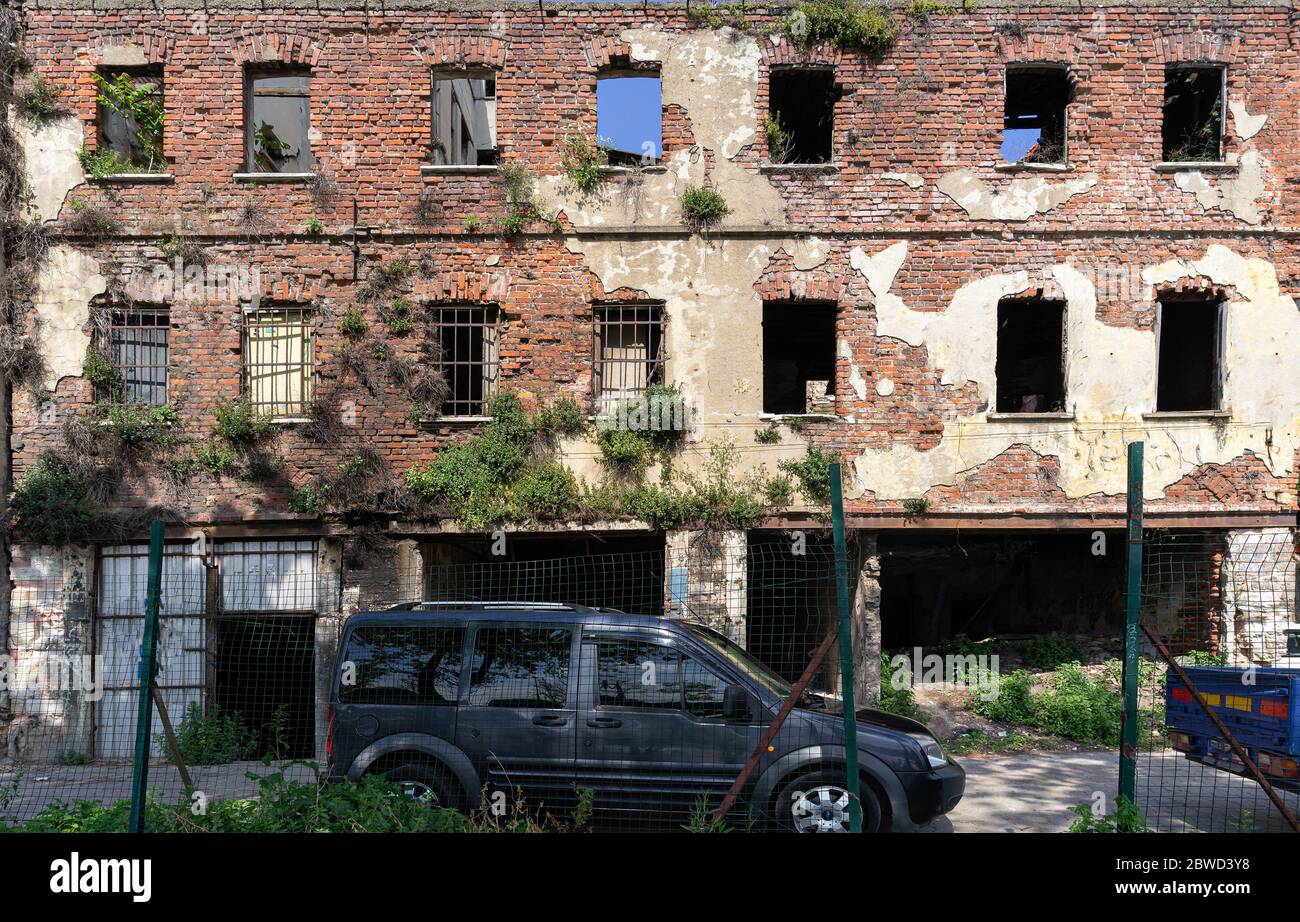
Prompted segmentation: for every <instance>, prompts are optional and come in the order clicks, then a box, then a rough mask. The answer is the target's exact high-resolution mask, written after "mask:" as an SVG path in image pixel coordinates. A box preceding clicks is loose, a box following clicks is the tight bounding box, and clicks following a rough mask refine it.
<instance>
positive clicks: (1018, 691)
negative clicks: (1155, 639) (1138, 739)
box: [967, 660, 1164, 746]
mask: <svg viewBox="0 0 1300 922" xmlns="http://www.w3.org/2000/svg"><path fill="white" fill-rule="evenodd" d="M1140 669H1141V673H1142V675H1141V678H1140V679H1139V682H1140V683H1143V682H1145V683H1150V682H1153V681H1154V679H1155V674H1156V672H1157V671H1158V670H1157V669H1156V666H1155V664H1154V663H1152V662H1150V661H1146V660H1144V661H1142V663H1141V665H1140ZM1122 674H1123V663H1122V662H1121V661H1120V660H1107V661H1106V662H1105V663H1104V664H1103V665H1102V670H1101V674H1100V675H1097V676H1095V677H1093V676H1089V675H1088V674H1087V673H1085V672H1084V670H1083V667H1082V666H1080V665H1079V664H1078V663H1065V664H1062V665H1061V666H1060V668H1059V669H1058V670H1057V672H1056V674H1055V675H1054V676H1053V677H1052V679H1051V680H1050V683H1049V684H1048V686H1047V687H1046V688H1044V689H1043V690H1041V691H1035V690H1034V677H1033V676H1032V675H1031V674H1030V673H1029V672H1028V671H1026V670H1024V669H1017V670H1016V671H1015V672H1013V673H1011V674H1010V675H1003V676H1000V677H999V680H998V686H997V690H996V694H995V695H993V696H992V697H991V698H989V697H987V696H976V697H973V698H971V700H970V702H969V703H968V704H967V708H968V709H969V710H971V711H973V712H974V713H976V714H979V715H980V716H982V717H987V718H988V719H990V720H996V721H1001V722H1003V723H1012V724H1019V725H1021V726H1026V727H1035V728H1037V729H1040V730H1044V731H1046V732H1048V733H1052V734H1054V735H1056V736H1060V737H1064V738H1065V739H1069V740H1074V741H1075V742H1078V743H1083V744H1085V745H1093V746H1098V745H1100V746H1117V745H1119V734H1120V715H1121V714H1122V713H1123V707H1124V705H1123V699H1122V697H1121V694H1120V678H1121V676H1122ZM1162 710H1163V705H1161V704H1157V705H1155V706H1153V707H1151V708H1144V709H1142V712H1141V714H1140V717H1139V734H1140V735H1143V736H1149V734H1150V731H1149V730H1147V729H1146V728H1147V727H1149V726H1159V725H1161V724H1163V723H1164V715H1163V713H1162Z"/></svg>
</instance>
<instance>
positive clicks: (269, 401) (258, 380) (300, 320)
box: [244, 308, 315, 417]
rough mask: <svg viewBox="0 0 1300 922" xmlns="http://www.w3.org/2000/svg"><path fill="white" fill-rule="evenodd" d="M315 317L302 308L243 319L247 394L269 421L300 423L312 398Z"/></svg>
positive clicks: (252, 314)
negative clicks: (294, 419) (293, 419)
mask: <svg viewBox="0 0 1300 922" xmlns="http://www.w3.org/2000/svg"><path fill="white" fill-rule="evenodd" d="M313 345H314V343H313V337H312V312H311V311H310V310H306V309H301V308H276V309H271V310H259V311H250V312H248V313H247V314H245V315H244V393H245V394H246V395H247V396H248V400H249V403H250V404H251V405H252V408H253V409H254V410H255V411H256V412H258V413H262V414H265V415H268V416H275V417H297V416H303V415H304V414H305V413H306V412H307V406H308V404H309V403H310V402H311V398H312V385H313V379H314V371H315V368H314V357H313Z"/></svg>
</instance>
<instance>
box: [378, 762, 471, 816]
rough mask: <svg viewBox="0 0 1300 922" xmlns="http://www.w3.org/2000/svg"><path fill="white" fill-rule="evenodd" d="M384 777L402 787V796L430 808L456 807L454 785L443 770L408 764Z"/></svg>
mask: <svg viewBox="0 0 1300 922" xmlns="http://www.w3.org/2000/svg"><path fill="white" fill-rule="evenodd" d="M384 777H385V778H387V779H388V780H389V781H393V782H395V783H397V784H400V785H401V786H402V794H403V795H404V796H406V797H409V798H411V799H412V800H416V801H419V802H420V803H422V804H425V805H427V806H430V807H454V806H456V791H457V788H456V783H455V782H454V781H452V780H451V779H450V778H448V777H447V773H446V771H445V770H442V769H439V768H436V767H434V766H432V765H420V764H418V763H415V762H408V763H406V764H405V765H399V766H397V767H396V768H390V769H389V770H388V771H386V772H384Z"/></svg>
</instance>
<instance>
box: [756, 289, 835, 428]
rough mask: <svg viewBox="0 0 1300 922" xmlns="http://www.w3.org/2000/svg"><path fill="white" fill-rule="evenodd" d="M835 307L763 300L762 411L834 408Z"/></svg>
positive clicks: (831, 305) (796, 411)
mask: <svg viewBox="0 0 1300 922" xmlns="http://www.w3.org/2000/svg"><path fill="white" fill-rule="evenodd" d="M835 313H836V310H835V305H834V304H832V303H828V302H821V301H768V302H765V303H764V304H763V412H764V413H780V414H786V413H826V412H834V410H833V403H834V397H835Z"/></svg>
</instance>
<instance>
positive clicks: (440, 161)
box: [429, 70, 497, 166]
mask: <svg viewBox="0 0 1300 922" xmlns="http://www.w3.org/2000/svg"><path fill="white" fill-rule="evenodd" d="M496 87H497V81H496V72H495V71H491V70H457V71H440V70H435V71H433V82H432V87H431V93H430V97H429V100H430V101H429V105H430V114H431V124H432V128H433V137H432V139H431V141H430V148H431V154H430V160H431V162H432V163H434V164H435V165H438V166H491V165H493V164H495V163H496V162H497V99H496V96H497V89H496Z"/></svg>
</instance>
